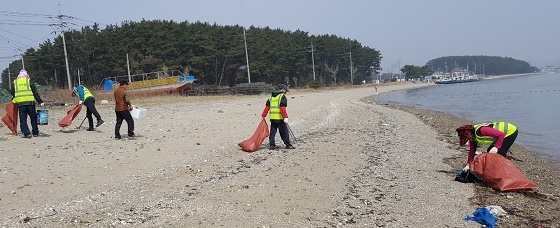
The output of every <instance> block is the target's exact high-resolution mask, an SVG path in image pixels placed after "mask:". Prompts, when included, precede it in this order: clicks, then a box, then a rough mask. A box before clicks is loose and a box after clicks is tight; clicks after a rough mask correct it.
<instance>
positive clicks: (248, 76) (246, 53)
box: [243, 27, 251, 83]
mask: <svg viewBox="0 0 560 228" xmlns="http://www.w3.org/2000/svg"><path fill="white" fill-rule="evenodd" d="M243 41H244V42H245V58H246V59H247V79H249V83H251V72H250V71H249V53H248V52H247V36H246V34H245V27H243Z"/></svg>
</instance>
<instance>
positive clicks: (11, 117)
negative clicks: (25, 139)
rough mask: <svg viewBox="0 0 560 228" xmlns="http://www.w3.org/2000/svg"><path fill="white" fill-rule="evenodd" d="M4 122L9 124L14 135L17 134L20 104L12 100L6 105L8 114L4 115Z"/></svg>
mask: <svg viewBox="0 0 560 228" xmlns="http://www.w3.org/2000/svg"><path fill="white" fill-rule="evenodd" d="M2 122H4V124H6V126H8V128H9V129H10V130H11V131H12V133H13V134H14V135H17V134H18V133H17V122H18V105H17V104H15V103H14V102H10V103H8V104H7V105H6V115H4V116H3V117H2Z"/></svg>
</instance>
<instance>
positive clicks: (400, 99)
mask: <svg viewBox="0 0 560 228" xmlns="http://www.w3.org/2000/svg"><path fill="white" fill-rule="evenodd" d="M377 100H378V101H381V102H393V103H399V104H404V105H409V106H412V107H416V108H420V109H427V110H436V111H441V112H445V113H449V114H452V115H455V116H459V117H462V118H465V119H467V120H472V121H473V123H482V122H494V121H506V122H510V123H513V124H514V125H516V126H517V127H518V129H519V135H518V136H517V140H516V143H518V144H521V145H523V146H525V147H526V148H527V149H529V150H531V151H534V152H536V153H539V154H541V155H545V156H550V157H553V158H556V159H560V74H559V73H550V74H542V75H531V76H520V77H512V78H503V79H492V80H480V81H478V82H471V83H462V84H451V85H434V86H429V87H425V88H420V89H413V90H407V91H404V90H401V91H395V92H390V93H385V94H382V95H380V96H379V97H378V98H377ZM457 127H459V126H457Z"/></svg>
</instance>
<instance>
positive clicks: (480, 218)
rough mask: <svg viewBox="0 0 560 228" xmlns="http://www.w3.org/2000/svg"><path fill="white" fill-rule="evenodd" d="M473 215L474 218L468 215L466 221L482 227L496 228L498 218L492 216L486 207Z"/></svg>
mask: <svg viewBox="0 0 560 228" xmlns="http://www.w3.org/2000/svg"><path fill="white" fill-rule="evenodd" d="M473 215H474V216H468V215H467V217H465V220H467V221H469V220H470V221H475V222H478V223H480V224H482V225H486V226H487V227H488V228H494V227H496V222H497V221H498V218H496V217H495V216H494V215H493V214H491V213H490V211H488V209H486V208H485V207H482V208H479V209H478V210H476V211H474V212H473Z"/></svg>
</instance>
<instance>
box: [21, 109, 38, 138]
mask: <svg viewBox="0 0 560 228" xmlns="http://www.w3.org/2000/svg"><path fill="white" fill-rule="evenodd" d="M18 112H19V129H20V130H21V133H22V134H23V135H25V136H27V135H30V134H31V133H33V135H38V134H39V128H38V127H37V110H36V109H35V105H19V106H18ZM27 116H29V119H30V120H31V130H32V132H29V127H28V126H27Z"/></svg>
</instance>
